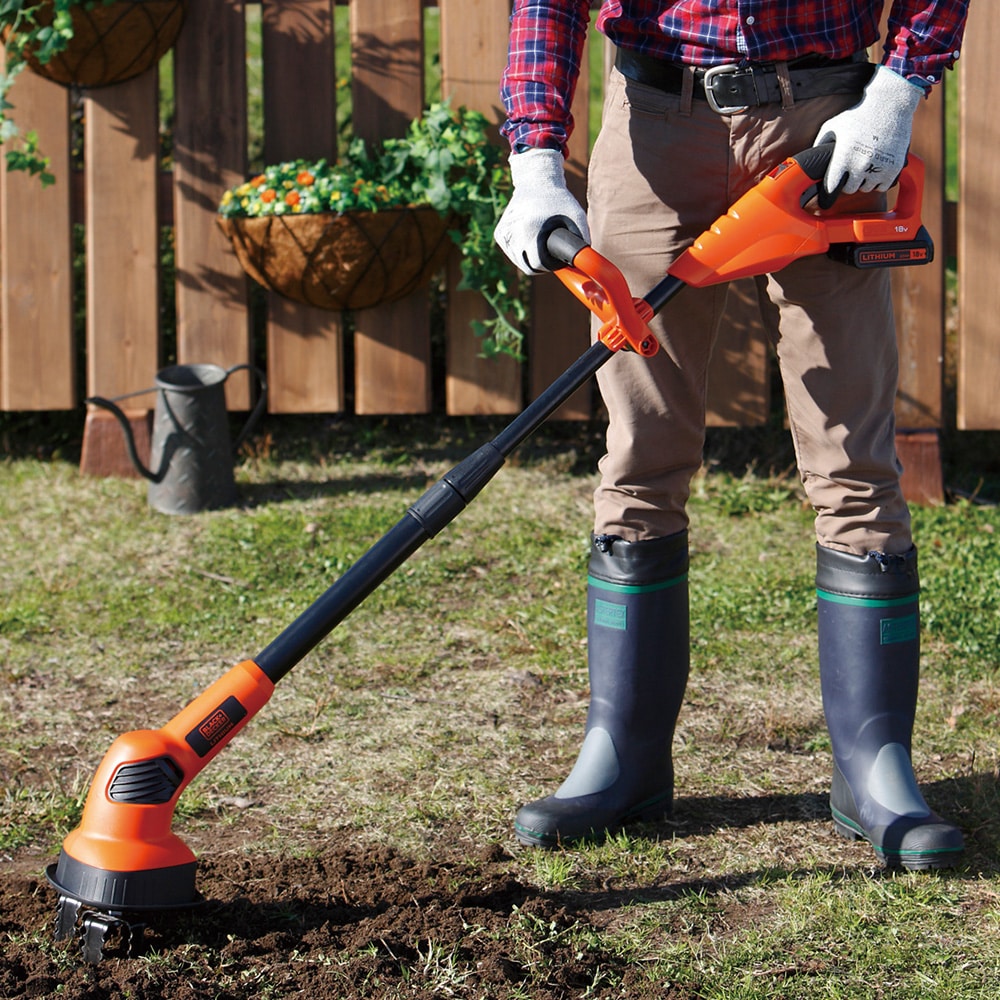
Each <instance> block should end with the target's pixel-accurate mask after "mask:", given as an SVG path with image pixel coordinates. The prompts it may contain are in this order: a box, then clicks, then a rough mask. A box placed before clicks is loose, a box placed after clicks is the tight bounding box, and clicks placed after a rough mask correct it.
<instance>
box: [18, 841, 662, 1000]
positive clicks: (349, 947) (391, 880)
mask: <svg viewBox="0 0 1000 1000" xmlns="http://www.w3.org/2000/svg"><path fill="white" fill-rule="evenodd" d="M512 860H513V859H512V858H511V857H510V856H509V855H508V854H506V853H505V851H504V850H503V849H502V848H501V847H500V846H499V845H492V846H490V847H487V848H484V849H483V850H482V852H481V853H480V855H479V856H478V857H473V858H468V857H466V858H460V857H458V856H456V857H454V858H450V859H449V858H442V859H441V860H436V861H417V860H413V859H410V858H407V857H405V856H403V855H402V854H400V853H399V852H397V851H395V850H393V849H390V848H387V847H380V846H368V847H362V846H357V845H352V844H348V843H343V844H327V845H325V846H324V847H323V848H322V849H321V850H317V852H316V853H314V854H311V855H310V856H309V857H300V858H291V859H280V860H277V859H267V858H265V859H260V860H255V859H254V858H252V857H250V856H248V855H246V854H244V853H237V852H233V853H227V854H223V855H222V856H221V857H213V858H210V859H207V860H204V861H202V863H201V864H200V866H199V879H198V886H199V890H200V891H201V893H202V894H203V895H204V896H205V897H206V902H205V904H204V905H203V906H201V907H200V908H198V909H195V910H191V911H184V912H180V913H172V914H171V913H163V914H158V915H157V916H156V918H155V920H151V922H150V923H151V926H149V927H147V928H146V929H145V930H138V931H136V933H135V934H134V935H133V938H132V940H131V941H128V940H126V939H125V938H124V937H120V936H118V935H116V934H115V933H113V932H112V933H111V934H110V935H109V937H108V939H107V944H106V949H105V957H104V959H103V961H102V962H100V963H99V964H97V965H94V964H89V963H86V962H84V961H83V960H82V958H81V956H80V951H79V946H78V943H77V942H70V943H66V944H55V943H54V942H53V941H52V936H53V927H54V919H55V909H56V895H55V893H54V891H53V890H52V889H51V887H50V886H49V885H48V883H47V882H46V881H45V879H44V878H40V877H39V876H38V874H37V873H32V872H30V871H24V870H23V869H24V868H25V866H24V865H23V864H18V865H15V866H14V867H15V868H16V869H21V870H20V871H17V872H16V873H15V874H13V875H11V876H10V877H8V878H7V879H5V881H4V882H3V884H2V886H0V936H2V937H4V938H5V939H7V940H6V941H5V947H4V953H3V957H2V959H0V996H2V997H4V998H14V997H48V996H52V995H55V994H56V993H57V992H58V995H59V996H62V997H67V998H88V1000H96V998H105V997H108V998H110V997H134V998H140V1000H151V998H161V997H162V998H166V997H169V998H171V1000H189V998H196V997H197V998H201V997H209V996H210V997H213V998H227V997H244V996H246V997H249V996H253V997H257V996H307V997H327V996H329V997H333V996H357V997H389V996H396V995H404V994H405V995H406V996H407V997H418V998H419V997H425V996H426V997H430V996H441V995H452V996H456V995H457V996H477V997H478V996H489V997H498V998H504V997H514V996H525V995H530V996H532V997H534V998H539V1000H545V998H548V997H553V998H555V997H567V996H578V995H581V994H582V993H584V992H585V991H586V990H587V988H588V987H589V986H591V985H592V984H594V983H595V982H599V981H600V980H601V978H602V977H608V976H612V977H613V978H614V979H615V980H616V981H617V982H618V984H619V987H620V988H619V989H618V990H617V991H616V993H615V995H616V996H620V997H625V998H632V997H634V998H636V1000H638V998H640V997H643V998H645V997H648V996H649V989H650V984H649V982H648V981H642V982H639V981H636V976H635V972H634V971H633V970H631V969H629V968H628V964H627V963H626V961H625V960H624V959H622V958H621V957H620V956H616V955H614V954H611V953H609V952H606V951H604V950H602V949H600V948H598V947H595V946H594V945H593V943H592V941H593V939H594V937H595V935H593V934H588V933H587V931H588V929H589V928H592V926H593V925H592V924H591V915H590V914H588V912H587V911H586V909H585V908H582V907H576V906H574V898H575V897H576V894H573V893H564V892H554V893H547V892H545V891H541V890H539V889H537V888H535V887H531V886H529V885H526V884H524V883H523V882H522V881H520V880H519V879H518V878H517V877H516V876H515V875H514V874H513V872H512V870H511V869H512V864H511V862H512ZM583 898H589V899H590V901H591V902H594V901H595V900H594V898H593V897H583ZM603 908H604V907H603V906H602V909H603ZM227 983H228V984H229V985H228V986H227V985H226V984H227ZM630 984H631V985H630ZM526 990H527V993H526V992H525V991H526ZM660 995H661V996H662V995H667V996H669V995H670V993H669V992H668V993H667V994H660Z"/></svg>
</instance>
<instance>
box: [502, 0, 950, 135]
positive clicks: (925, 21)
mask: <svg viewBox="0 0 1000 1000" xmlns="http://www.w3.org/2000/svg"><path fill="white" fill-rule="evenodd" d="M884 6H885V3H884V2H883V0H674V2H671V3H657V2H654V0H604V2H603V3H602V4H601V5H600V10H599V11H598V15H597V29H598V31H600V32H602V33H603V34H604V35H606V36H607V37H608V38H609V39H610V40H611V41H612V42H614V43H615V45H618V46H621V47H623V48H628V49H634V50H636V51H638V52H642V53H644V54H645V55H650V56H656V57H658V58H661V59H667V60H670V61H671V62H676V63H681V64H686V65H692V66H714V65H719V64H721V63H730V62H740V61H742V60H746V61H749V62H757V63H761V62H780V61H785V60H792V59H796V58H798V57H801V56H805V55H809V54H821V55H824V56H829V57H830V58H833V59H838V58H844V57H847V56H850V55H852V54H854V53H855V52H859V51H861V50H862V49H866V48H868V47H870V46H871V45H874V44H875V42H876V41H877V40H878V37H879V24H880V19H881V16H882V10H883V7H884ZM590 7H591V4H590V3H589V2H588V0H515V2H514V9H513V13H512V15H511V32H510V46H509V53H508V63H507V68H506V69H505V71H504V74H503V78H502V81H501V96H502V98H503V102H504V107H505V108H506V110H507V115H508V119H507V122H506V123H505V124H504V126H503V129H502V131H503V134H504V135H506V136H507V138H508V140H509V141H510V144H511V146H512V147H523V146H527V147H548V148H556V149H565V145H566V140H567V139H568V137H569V134H570V132H571V131H572V129H573V117H572V114H571V113H570V105H571V103H572V100H573V94H574V91H575V89H576V82H577V78H578V76H579V72H580V57H581V53H582V48H583V41H584V36H585V34H586V31H587V27H588V24H589V21H590ZM968 7H969V2H968V0H892V3H891V6H890V9H889V21H888V31H887V37H886V39H885V43H884V57H883V59H882V61H883V63H884V64H885V65H886V66H888V68H889V69H891V70H894V71H895V72H896V73H899V74H900V75H901V76H903V77H905V78H906V79H908V80H909V81H910V82H911V83H914V84H916V85H918V86H920V87H923V88H924V89H925V90H929V89H930V87H931V85H932V84H935V83H937V82H938V81H939V80H940V79H941V76H942V74H943V73H944V71H945V70H946V69H948V68H950V67H951V65H952V64H953V63H954V61H955V59H957V58H958V54H959V46H960V44H961V40H962V32H963V31H964V28H965V20H966V16H967V13H968Z"/></svg>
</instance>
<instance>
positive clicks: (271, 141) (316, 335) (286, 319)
mask: <svg viewBox="0 0 1000 1000" xmlns="http://www.w3.org/2000/svg"><path fill="white" fill-rule="evenodd" d="M263 54H264V156H265V158H266V159H267V161H268V163H277V162H280V161H282V160H292V159H299V158H303V159H318V158H320V157H328V158H331V159H332V158H333V157H334V156H335V155H336V152H337V111H336V85H337V80H336V67H335V65H334V23H333V0H297V2H296V3H287V2H284V3H283V2H280V0H269V2H265V3H264V5H263ZM306 81H308V83H306ZM267 298H268V319H267V356H268V406H269V408H270V410H271V412H272V413H326V412H332V411H337V410H342V409H343V408H344V362H343V333H342V321H341V316H340V314H339V313H336V312H332V311H330V310H326V309H317V308H315V307H313V306H307V305H303V304H301V303H298V302H292V301H290V300H288V299H284V298H281V297H280V296H278V295H275V294H272V293H269V294H268V296H267Z"/></svg>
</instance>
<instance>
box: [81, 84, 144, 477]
mask: <svg viewBox="0 0 1000 1000" xmlns="http://www.w3.org/2000/svg"><path fill="white" fill-rule="evenodd" d="M157 84H158V76H157V71H156V70H155V69H150V70H148V71H147V72H145V73H143V74H142V75H141V76H139V77H136V78H134V79H132V80H127V81H125V82H124V83H119V84H115V85H113V86H109V87H100V88H96V89H94V90H92V91H90V92H89V93H88V94H87V95H86V96H85V97H84V101H83V120H84V163H85V164H86V171H85V173H84V187H85V192H86V194H85V199H84V200H85V204H86V217H85V222H86V237H87V257H86V261H87V393H88V395H100V396H118V395H121V394H123V393H130V392H136V391H138V390H140V389H145V388H147V387H149V386H151V385H152V384H153V376H154V374H155V372H156V369H157V367H158V361H159V346H160V280H159V277H160V261H159V249H160V247H159V220H158V214H157V203H158V197H157V196H158V190H157V183H158V174H159V159H160V158H159V138H160V130H159V103H158V100H159V88H158V86H157ZM152 405H153V396H152V395H150V396H147V397H144V398H139V399H137V400H135V401H130V403H129V404H128V406H129V408H128V409H127V410H126V415H127V416H128V418H129V421H130V423H131V425H132V433H133V437H134V439H135V441H136V449H137V453H138V455H139V458H140V461H146V454H145V452H146V451H147V450H148V449H147V447H146V442H147V439H148V427H149V411H150V409H151V407H152ZM80 471H81V472H82V473H84V474H85V475H93V476H112V475H114V476H136V475H138V472H137V470H135V468H134V467H133V465H132V462H131V460H130V458H129V455H128V451H127V449H126V445H125V438H124V435H123V434H122V431H121V428H120V427H119V426H118V423H117V421H116V420H115V418H114V416H113V415H112V414H111V413H109V412H107V411H106V410H102V409H97V408H91V409H90V410H89V411H88V413H87V422H86V426H85V429H84V435H83V449H82V452H81V455H80Z"/></svg>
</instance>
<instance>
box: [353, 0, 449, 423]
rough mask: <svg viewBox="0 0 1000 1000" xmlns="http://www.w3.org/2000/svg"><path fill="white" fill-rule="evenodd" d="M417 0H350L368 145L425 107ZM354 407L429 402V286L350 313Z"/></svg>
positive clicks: (357, 104) (393, 133)
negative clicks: (352, 345)
mask: <svg viewBox="0 0 1000 1000" xmlns="http://www.w3.org/2000/svg"><path fill="white" fill-rule="evenodd" d="M423 18H424V10H423V3H422V0H352V2H351V59H352V62H351V87H352V95H353V103H354V112H353V118H354V132H355V135H357V136H358V137H359V138H361V139H364V140H365V141H366V142H368V143H374V142H377V141H378V140H380V139H387V138H395V137H398V136H401V135H403V133H404V132H405V131H406V129H407V126H408V125H409V123H410V122H411V121H412V120H413V119H414V118H417V117H419V116H420V114H421V112H422V111H423V109H424V21H423ZM354 323H355V327H354V410H355V412H356V413H361V414H368V413H427V412H428V411H429V410H430V408H431V323H430V307H429V300H428V290H427V289H421V290H419V291H417V292H414V293H413V294H412V295H409V296H407V297H406V298H405V299H402V300H400V301H397V302H388V303H385V304H383V305H379V306H376V307H374V308H371V309H362V310H360V311H359V312H357V313H356V314H355V316H354Z"/></svg>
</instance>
